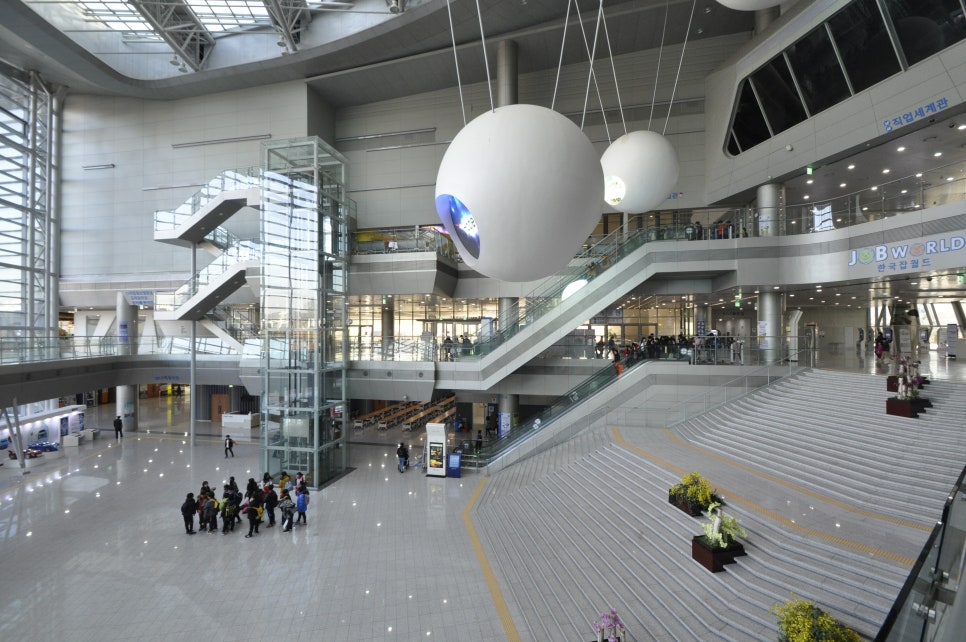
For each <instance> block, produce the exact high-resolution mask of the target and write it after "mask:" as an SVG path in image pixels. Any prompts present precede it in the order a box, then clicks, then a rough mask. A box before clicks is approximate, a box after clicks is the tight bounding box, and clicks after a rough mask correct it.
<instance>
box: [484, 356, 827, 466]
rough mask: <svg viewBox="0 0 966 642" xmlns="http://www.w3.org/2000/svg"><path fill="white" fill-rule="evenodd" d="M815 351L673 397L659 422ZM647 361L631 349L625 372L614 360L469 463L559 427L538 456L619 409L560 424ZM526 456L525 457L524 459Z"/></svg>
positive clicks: (779, 372)
mask: <svg viewBox="0 0 966 642" xmlns="http://www.w3.org/2000/svg"><path fill="white" fill-rule="evenodd" d="M813 355H814V352H813V351H812V350H801V351H799V352H795V353H788V354H783V355H782V356H781V357H780V358H779V360H778V361H777V362H776V363H771V364H768V365H765V366H762V367H760V368H756V369H754V370H752V371H751V372H748V373H745V374H743V375H741V376H739V377H735V378H733V379H731V380H729V381H727V382H725V383H724V384H721V385H719V386H715V387H714V388H712V389H711V390H709V391H707V392H705V393H703V394H701V395H696V396H695V397H694V398H692V399H687V400H684V401H681V402H673V407H672V408H668V409H666V410H664V415H663V420H661V419H660V417H661V415H660V414H659V415H658V417H659V420H658V421H657V422H656V423H659V424H660V425H661V426H665V427H672V426H674V425H676V424H678V423H681V422H682V421H686V420H687V419H690V418H692V417H694V416H696V415H698V414H702V413H705V412H708V411H710V410H713V409H715V408H717V407H718V406H720V405H722V404H725V403H728V402H730V401H734V400H735V399H738V398H740V397H743V396H745V395H748V394H750V393H752V392H755V391H756V390H760V389H761V388H764V387H767V386H771V385H774V384H775V383H777V382H779V381H782V380H784V379H787V378H788V377H790V376H793V375H796V374H798V373H800V372H802V371H804V370H807V369H809V368H810V367H811V366H810V365H799V361H798V360H801V363H803V364H811V359H812V357H813ZM647 361H651V362H653V360H648V359H645V358H643V357H640V356H637V355H634V354H631V355H628V356H627V357H625V358H624V359H623V360H622V361H620V362H619V364H620V365H621V366H622V368H621V372H618V368H617V367H616V365H617V364H610V365H608V366H606V367H604V368H601V369H600V370H598V371H597V372H595V373H594V374H593V375H591V376H590V377H588V378H587V379H586V380H584V381H582V382H581V383H580V384H578V385H577V386H575V387H574V388H571V389H570V390H568V391H567V392H566V393H565V394H564V395H562V396H560V397H559V398H557V399H556V400H555V401H554V402H552V403H551V404H550V405H549V406H548V407H547V408H546V409H544V410H543V411H541V412H539V413H537V414H536V415H533V416H530V417H528V418H527V419H525V420H523V421H520V422H519V423H517V424H514V425H513V427H512V428H511V429H510V432H509V434H507V435H506V436H504V437H501V438H499V439H497V440H496V441H493V442H491V443H489V444H488V445H487V446H486V447H485V448H483V449H482V450H481V451H480V452H477V453H474V454H472V455H470V456H469V457H467V460H466V465H467V466H470V467H484V466H488V465H490V464H491V463H492V462H494V461H496V460H497V459H499V458H500V457H501V456H503V455H505V454H506V453H508V452H509V451H511V450H513V449H514V448H517V447H519V446H520V445H522V443H523V442H524V441H526V440H528V439H531V438H533V437H535V436H537V434H545V433H546V431H548V430H555V431H556V433H555V434H554V436H553V437H552V438H551V439H548V440H547V441H546V442H544V443H543V444H541V445H540V446H539V447H538V448H534V449H533V450H532V451H530V452H528V453H527V455H526V457H532V456H533V455H536V454H537V453H539V452H543V451H545V450H547V449H549V448H551V447H553V446H556V445H558V444H561V443H563V442H565V441H567V440H569V439H571V438H573V437H574V436H575V435H576V434H577V433H578V432H580V431H581V430H583V429H584V428H586V427H587V426H590V425H591V424H593V423H594V422H595V421H597V420H598V419H600V418H601V417H605V416H607V415H608V414H609V413H611V412H613V411H614V410H616V408H615V407H610V406H607V405H602V406H600V407H599V408H596V409H594V410H593V411H592V412H591V413H589V414H588V415H587V416H585V417H584V418H583V420H582V421H579V422H576V421H573V420H572V419H569V418H568V419H567V423H566V426H565V427H564V428H563V429H559V428H560V427H559V425H558V423H559V420H561V419H562V418H564V415H566V414H567V413H569V412H570V411H571V410H573V409H574V408H575V407H576V406H578V405H580V404H583V403H584V402H586V401H587V400H588V399H589V398H591V397H593V396H594V395H596V394H597V393H599V392H601V391H602V390H604V389H605V388H606V387H608V386H610V385H611V384H612V383H613V382H614V381H616V380H617V379H618V378H619V377H621V376H627V372H629V371H630V370H632V369H634V368H636V367H637V366H639V365H641V364H642V363H644V362H647ZM651 411H653V409H651V408H648V407H647V406H645V407H644V408H643V409H642V412H651ZM659 412H660V410H659ZM526 457H522V458H521V460H522V459H524V458H526ZM518 461H519V460H518Z"/></svg>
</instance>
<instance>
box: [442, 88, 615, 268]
mask: <svg viewBox="0 0 966 642" xmlns="http://www.w3.org/2000/svg"><path fill="white" fill-rule="evenodd" d="M603 192H604V176H603V173H602V171H601V165H600V160H599V159H598V157H597V152H596V151H595V150H594V146H593V145H592V144H591V142H590V140H589V139H588V138H587V137H586V136H585V135H584V133H583V132H582V131H580V128H579V127H577V126H576V125H575V124H574V123H573V121H571V120H570V119H568V118H567V117H565V116H563V115H561V114H559V113H557V112H555V111H553V110H551V109H547V108H546V107H539V106H537V105H508V106H506V107H498V108H497V109H495V110H492V111H488V112H486V113H484V114H482V115H480V116H478V117H477V118H475V119H473V121H471V122H470V123H469V124H467V125H466V127H464V128H463V129H462V131H460V132H459V134H457V135H456V137H455V138H454V139H453V142H451V143H450V145H449V148H448V149H447V150H446V153H445V154H444V155H443V160H442V162H441V163H440V167H439V173H438V174H437V176H436V212H437V213H438V214H439V217H440V219H441V220H442V222H443V225H445V226H446V229H447V231H448V232H449V234H450V237H451V238H452V239H453V242H454V244H455V245H456V248H457V249H458V250H459V253H460V256H461V257H462V258H463V261H465V262H466V264H467V265H468V266H470V267H471V268H473V269H474V270H476V271H477V272H479V273H480V274H483V275H486V276H489V277H492V278H495V279H500V280H502V281H514V282H520V281H531V280H536V279H540V278H543V277H546V276H549V275H551V274H553V273H555V272H557V271H559V270H561V269H563V268H564V267H566V266H567V263H569V262H570V259H572V258H573V257H574V255H575V254H576V253H577V252H578V251H579V250H580V247H581V245H582V244H583V243H584V242H585V241H586V240H587V237H588V236H590V234H591V233H592V232H593V231H594V227H595V226H596V225H597V222H598V221H599V220H600V215H601V203H600V201H601V199H602V198H603Z"/></svg>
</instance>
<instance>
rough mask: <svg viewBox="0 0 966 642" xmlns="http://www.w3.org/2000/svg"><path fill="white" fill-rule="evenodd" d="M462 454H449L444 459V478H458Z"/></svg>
mask: <svg viewBox="0 0 966 642" xmlns="http://www.w3.org/2000/svg"><path fill="white" fill-rule="evenodd" d="M462 456H463V454H462V453H458V452H455V453H450V454H449V457H448V458H447V459H446V476H447V477H459V476H460V465H461V463H462V462H461V461H460V460H461V458H462Z"/></svg>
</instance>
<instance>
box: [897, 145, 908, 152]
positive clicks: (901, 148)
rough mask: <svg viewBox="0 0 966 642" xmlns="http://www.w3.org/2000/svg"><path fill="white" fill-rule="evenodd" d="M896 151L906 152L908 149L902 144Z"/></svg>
mask: <svg viewBox="0 0 966 642" xmlns="http://www.w3.org/2000/svg"><path fill="white" fill-rule="evenodd" d="M896 151H897V152H904V151H906V148H905V147H904V146H902V145H900V146H899V147H897V148H896Z"/></svg>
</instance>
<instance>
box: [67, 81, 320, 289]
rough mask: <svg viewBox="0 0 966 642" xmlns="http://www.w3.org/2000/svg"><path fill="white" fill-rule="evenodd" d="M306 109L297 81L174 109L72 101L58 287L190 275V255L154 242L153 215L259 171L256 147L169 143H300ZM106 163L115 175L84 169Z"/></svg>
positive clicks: (162, 104)
mask: <svg viewBox="0 0 966 642" xmlns="http://www.w3.org/2000/svg"><path fill="white" fill-rule="evenodd" d="M307 104H308V101H307V99H306V89H305V87H304V85H303V84H302V83H298V82H294V83H284V84H280V85H275V86H270V87H259V88H255V89H247V90H243V91H232V92H224V93H220V94H214V95H209V96H203V97H199V98H192V99H185V100H177V101H151V100H135V99H129V98H115V97H109V96H85V95H75V94H71V95H70V96H69V98H68V99H67V101H66V107H65V113H64V136H63V153H64V163H63V167H64V183H63V197H62V202H63V250H62V275H63V280H64V281H65V282H77V283H102V284H103V283H111V282H120V281H129V282H140V283H145V284H147V285H146V286H147V287H150V283H151V282H152V281H154V280H164V279H166V278H167V277H168V276H169V275H187V274H188V272H189V262H190V253H189V251H188V250H186V249H183V248H177V247H174V246H169V245H165V244H162V243H157V242H155V241H154V240H153V237H154V211H155V210H158V209H174V208H176V207H177V206H178V205H180V204H181V203H182V202H183V201H184V200H185V199H186V198H187V197H189V196H190V195H191V194H192V193H194V192H195V191H197V189H198V188H197V187H196V186H197V185H200V184H204V183H206V182H208V181H209V180H210V179H212V178H214V177H215V176H216V175H217V174H218V173H219V172H221V171H222V170H225V169H234V168H241V167H248V166H257V165H258V161H259V158H258V152H259V146H260V141H248V142H238V143H226V144H215V145H204V146H197V147H188V148H183V149H174V148H172V144H175V143H184V142H197V141H205V140H212V139H220V138H234V137H240V136H251V135H257V134H271V136H272V138H273V139H276V140H277V139H284V138H292V137H300V136H304V135H305V134H306V130H305V127H306V122H307V116H306V109H307ZM105 163H113V164H114V165H115V167H114V169H106V170H91V171H85V170H83V169H82V167H83V166H84V165H97V164H105ZM177 185H186V186H185V187H174V186H177ZM159 187H161V188H163V189H154V188H159ZM204 260H205V257H201V261H202V262H201V263H200V265H203V261H204Z"/></svg>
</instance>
